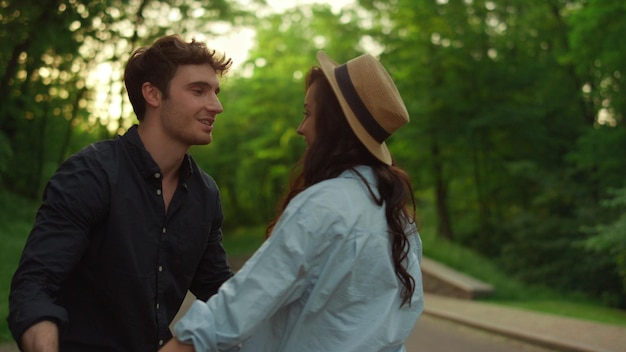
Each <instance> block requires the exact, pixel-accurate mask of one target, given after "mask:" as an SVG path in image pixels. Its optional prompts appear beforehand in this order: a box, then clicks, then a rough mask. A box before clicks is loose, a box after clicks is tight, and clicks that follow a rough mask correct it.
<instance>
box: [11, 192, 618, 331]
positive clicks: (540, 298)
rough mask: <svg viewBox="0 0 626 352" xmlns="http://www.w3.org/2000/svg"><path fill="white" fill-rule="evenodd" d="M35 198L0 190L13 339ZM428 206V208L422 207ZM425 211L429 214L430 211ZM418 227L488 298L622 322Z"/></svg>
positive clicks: (431, 252) (237, 248)
mask: <svg viewBox="0 0 626 352" xmlns="http://www.w3.org/2000/svg"><path fill="white" fill-rule="evenodd" d="M37 206H38V203H37V202H33V201H28V200H25V199H23V198H20V197H18V196H15V195H13V194H11V193H9V192H6V191H3V190H0V234H2V246H0V317H2V318H1V319H0V342H6V341H10V340H11V335H10V333H9V330H8V326H7V321H6V316H7V315H8V294H9V287H10V282H11V277H12V276H13V272H14V271H15V268H16V267H17V264H18V262H19V258H20V256H21V251H22V248H23V246H24V241H25V240H26V237H27V236H28V233H29V232H30V228H31V226H32V223H33V220H34V216H35V212H36V209H37ZM426 211H427V209H426ZM424 215H425V216H426V218H428V213H427V212H425V213H424ZM426 224H427V225H425V226H423V227H422V228H420V234H421V236H422V241H423V244H424V255H425V256H427V257H429V258H432V259H435V260H438V261H440V262H442V263H443V264H445V265H447V266H449V267H452V268H455V269H457V270H459V271H462V272H464V273H466V274H468V275H471V276H474V277H476V278H478V279H480V280H482V281H485V282H488V283H490V284H491V285H493V286H494V287H495V288H496V291H495V294H494V296H493V297H492V298H490V299H489V300H488V301H489V302H491V303H495V304H501V305H506V306H513V307H517V308H522V309H527V310H532V311H538V312H543V313H549V314H557V315H561V316H567V317H573V318H580V319H585V320H592V321H596V322H601V323H607V324H614V325H620V326H626V312H625V311H620V310H617V309H611V308H608V307H606V306H603V305H602V304H600V303H599V302H595V301H591V300H587V299H585V298H583V297H580V296H577V295H575V294H564V293H560V292H555V291H553V290H550V289H549V288H545V287H536V286H528V285H524V284H522V283H520V282H517V281H515V280H512V279H511V278H510V277H509V276H507V275H506V274H505V273H503V272H501V271H500V270H499V269H498V268H497V267H496V266H495V265H494V264H493V263H492V262H490V261H489V260H488V259H486V258H484V257H481V256H479V255H477V254H476V253H473V252H472V251H470V250H467V249H466V248H462V247H459V246H455V245H454V244H453V243H449V242H447V241H444V240H441V239H439V238H437V237H436V236H435V235H434V230H433V228H432V226H430V225H428V222H427V223H426ZM264 240H265V228H264V226H257V227H251V228H239V229H234V230H225V231H224V247H225V248H226V251H227V252H228V255H229V257H238V258H246V257H248V256H249V255H251V254H252V253H253V252H254V251H255V250H256V249H257V248H258V247H259V246H260V245H261V244H262V243H263V241H264Z"/></svg>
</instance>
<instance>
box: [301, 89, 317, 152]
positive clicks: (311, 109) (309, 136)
mask: <svg viewBox="0 0 626 352" xmlns="http://www.w3.org/2000/svg"><path fill="white" fill-rule="evenodd" d="M318 82H319V81H315V82H313V84H311V85H310V86H309V88H308V89H307V91H306V95H305V96H304V119H303V120H302V122H301V123H300V126H298V134H299V135H301V136H303V137H304V141H305V142H306V145H307V147H310V146H311V144H313V141H314V140H315V118H316V116H317V103H316V102H317V101H318V100H317V94H318V93H317V92H318V89H319V83H318Z"/></svg>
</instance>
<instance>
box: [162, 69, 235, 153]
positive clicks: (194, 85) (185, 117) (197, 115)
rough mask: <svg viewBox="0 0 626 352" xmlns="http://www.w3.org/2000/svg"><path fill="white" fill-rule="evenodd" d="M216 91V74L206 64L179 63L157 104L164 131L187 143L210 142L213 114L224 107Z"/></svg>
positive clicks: (201, 143)
mask: <svg viewBox="0 0 626 352" xmlns="http://www.w3.org/2000/svg"><path fill="white" fill-rule="evenodd" d="M219 91H220V84H219V80H218V77H217V74H216V73H215V70H214V69H213V68H212V67H211V66H210V65H208V64H206V65H183V66H179V67H178V70H177V71H176V74H175V75H174V77H173V78H172V80H171V81H170V85H169V92H168V94H167V98H166V99H164V100H163V105H162V108H161V113H160V117H161V123H162V125H163V130H164V131H165V133H166V134H168V135H169V136H170V137H172V139H174V140H176V141H178V142H180V143H181V144H184V145H187V146H188V147H189V146H192V145H205V144H209V143H211V141H212V140H213V128H214V126H213V125H214V123H215V117H216V116H217V114H219V113H221V112H222V111H224V109H223V108H222V104H221V103H220V101H219V99H218V97H217V94H218V93H219Z"/></svg>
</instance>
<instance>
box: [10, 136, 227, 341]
mask: <svg viewBox="0 0 626 352" xmlns="http://www.w3.org/2000/svg"><path fill="white" fill-rule="evenodd" d="M179 172H180V173H179V175H180V177H179V179H180V182H179V185H178V187H177V189H176V192H175V193H174V196H173V198H172V201H171V203H170V205H169V208H168V210H167V213H166V211H165V204H164V201H163V197H162V195H161V187H162V183H161V181H162V180H161V171H160V170H159V167H158V166H157V164H156V163H155V162H154V160H153V159H152V157H151V156H150V154H149V153H148V151H147V150H146V149H145V148H144V146H143V143H142V142H141V139H140V138H139V134H138V132H137V128H136V126H134V127H132V128H131V129H130V130H129V131H128V132H127V133H126V134H125V135H123V136H118V137H116V138H115V139H114V140H108V141H102V142H98V143H94V144H92V145H90V146H89V147H87V148H85V149H84V150H82V151H81V152H79V153H77V154H75V155H73V156H71V157H70V158H68V159H67V160H66V161H65V162H63V163H62V165H61V166H60V167H59V169H58V170H57V172H56V173H55V174H54V175H53V176H52V177H51V179H50V180H49V182H48V184H47V186H46V190H45V192H44V196H43V202H42V204H41V207H40V209H39V211H38V213H37V217H36V220H35V224H34V226H33V229H32V232H31V233H30V236H29V237H28V240H27V242H26V246H25V248H24V252H23V254H22V259H21V261H20V264H19V267H18V269H17V271H16V273H15V275H14V277H13V281H12V283H11V294H10V299H9V301H10V314H9V318H8V320H9V327H10V329H11V332H12V333H13V336H14V338H15V339H16V341H18V343H19V342H20V339H21V335H22V334H23V332H24V331H25V330H26V329H27V328H28V327H30V326H31V325H33V324H34V323H36V322H38V321H41V320H52V321H55V322H57V323H58V324H59V326H60V339H61V342H60V345H61V351H142V352H143V351H156V350H157V349H158V348H159V347H160V345H161V344H163V343H165V342H166V341H167V340H168V339H170V338H171V333H170V330H169V324H170V322H171V321H172V319H173V318H174V316H175V314H176V313H177V311H178V309H179V307H180V305H181V303H182V301H183V299H184V297H185V294H186V292H187V290H188V289H189V290H191V291H192V292H193V293H194V294H195V295H196V296H197V297H198V298H199V299H202V300H206V299H208V298H209V297H210V296H211V295H213V294H214V293H216V292H217V289H218V288H219V286H220V285H221V284H222V283H223V282H224V281H226V280H227V279H228V278H229V277H231V276H232V272H231V271H230V269H229V266H228V263H227V260H226V254H225V252H224V249H223V247H222V244H221V240H222V232H221V224H222V219H223V214H222V208H221V204H220V197H219V191H218V188H217V185H216V184H215V181H214V180H213V179H212V178H211V177H210V176H209V175H207V174H206V173H205V172H203V171H202V170H200V169H199V168H198V166H197V164H196V163H195V161H194V160H193V159H192V158H191V156H190V155H187V156H186V157H185V158H184V161H183V163H182V165H181V167H180V171H179Z"/></svg>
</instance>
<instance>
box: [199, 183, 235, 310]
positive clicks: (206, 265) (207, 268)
mask: <svg viewBox="0 0 626 352" xmlns="http://www.w3.org/2000/svg"><path fill="white" fill-rule="evenodd" d="M215 187H216V189H217V186H215ZM213 201H214V203H215V204H214V206H213V209H215V212H214V213H213V226H212V227H211V230H210V233H209V240H208V243H207V246H206V249H205V251H204V254H203V257H202V260H201V262H200V264H199V265H198V268H197V270H196V273H195V276H194V278H193V281H192V283H191V288H190V291H191V292H192V293H193V294H194V295H195V296H196V297H197V298H198V299H200V300H202V301H206V300H208V299H209V297H211V296H213V295H214V294H216V293H217V290H218V289H219V288H220V286H221V285H222V284H223V283H224V282H225V281H226V280H228V279H229V278H230V277H231V276H233V273H232V271H231V270H230V266H229V265H228V259H227V256H226V251H225V250H224V246H223V245H222V221H223V218H224V215H223V213H222V206H221V201H220V197H219V193H218V192H216V196H215V197H214V199H213Z"/></svg>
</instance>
